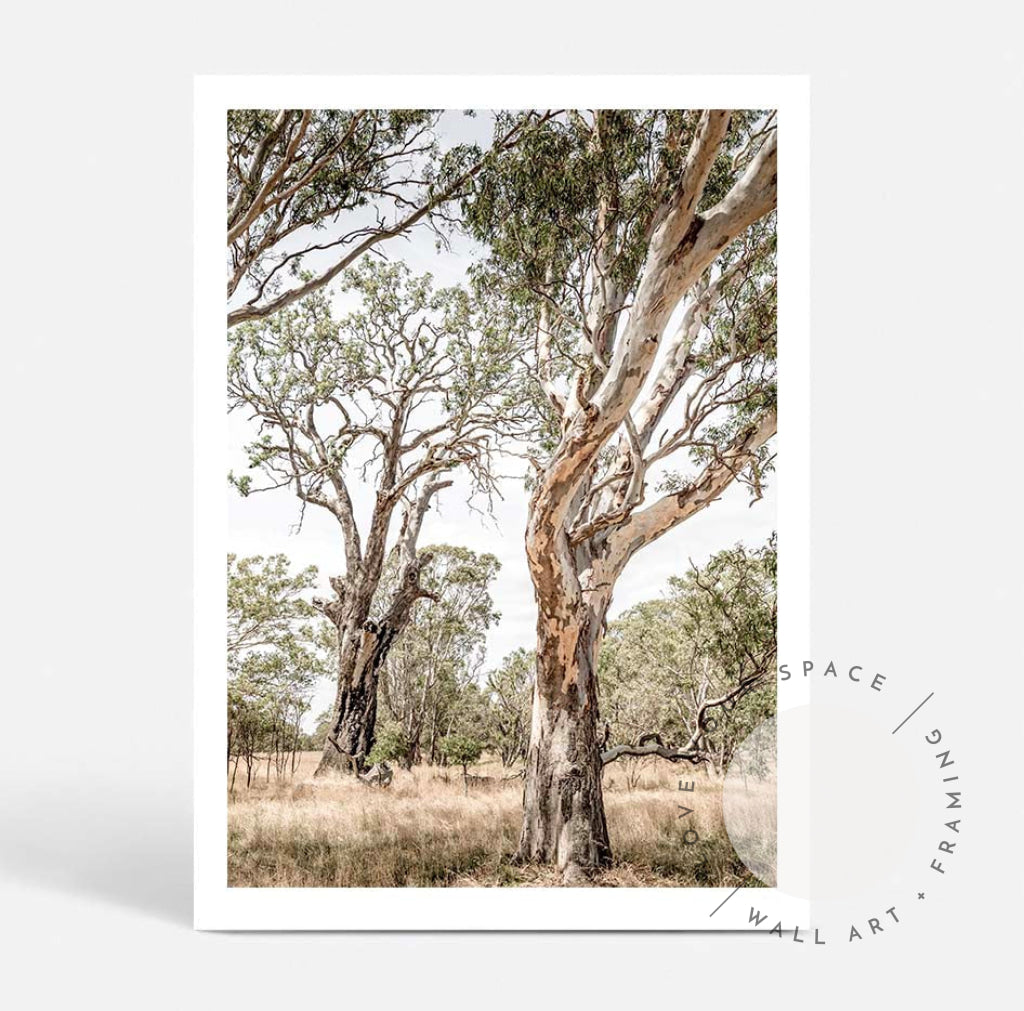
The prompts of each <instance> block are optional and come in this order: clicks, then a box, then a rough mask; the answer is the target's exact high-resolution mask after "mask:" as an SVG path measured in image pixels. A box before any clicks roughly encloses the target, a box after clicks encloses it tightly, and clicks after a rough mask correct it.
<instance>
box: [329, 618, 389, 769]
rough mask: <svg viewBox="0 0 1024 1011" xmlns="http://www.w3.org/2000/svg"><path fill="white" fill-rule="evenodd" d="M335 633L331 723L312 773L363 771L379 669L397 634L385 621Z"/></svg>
mask: <svg viewBox="0 0 1024 1011" xmlns="http://www.w3.org/2000/svg"><path fill="white" fill-rule="evenodd" d="M338 634H339V650H338V666H339V669H338V686H339V687H338V694H337V696H336V699H335V707H334V726H333V728H332V729H331V731H330V732H329V733H328V734H327V739H326V740H325V741H324V750H323V754H322V755H321V756H320V764H319V765H318V766H317V769H316V772H315V773H314V775H315V776H322V775H323V774H324V773H326V772H329V771H339V772H362V771H363V768H364V765H365V761H366V756H367V755H369V753H370V751H371V750H372V749H373V743H374V740H375V731H376V724H377V685H378V682H379V679H380V668H381V666H382V665H383V663H384V660H385V659H386V658H387V654H388V650H389V649H390V648H391V643H392V642H393V641H394V638H395V634H396V633H395V630H394V629H392V628H389V627H388V626H387V625H386V624H383V623H382V624H381V625H379V626H378V625H377V624H375V623H374V622H372V621H366V622H364V623H363V627H362V629H360V630H358V631H352V632H349V633H348V634H346V633H344V632H342V631H341V630H340V629H339V633H338Z"/></svg>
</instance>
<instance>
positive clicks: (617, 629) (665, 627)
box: [600, 537, 777, 767]
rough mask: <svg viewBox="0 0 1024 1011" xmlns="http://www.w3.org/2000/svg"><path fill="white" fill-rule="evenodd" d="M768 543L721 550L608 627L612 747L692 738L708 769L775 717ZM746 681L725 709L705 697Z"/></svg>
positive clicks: (606, 701) (605, 707) (604, 683)
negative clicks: (651, 738) (651, 737)
mask: <svg viewBox="0 0 1024 1011" xmlns="http://www.w3.org/2000/svg"><path fill="white" fill-rule="evenodd" d="M776 563H777V555H776V546H775V538H774V537H772V538H771V539H770V540H769V541H768V543H767V544H765V545H763V546H761V547H759V548H756V549H749V548H746V547H743V546H742V545H737V546H736V547H735V548H731V549H728V550H726V551H721V552H719V553H718V554H716V555H715V556H713V557H712V559H711V560H710V561H709V562H708V564H707V565H706V566H705V567H704V568H703V569H693V570H692V571H691V572H689V573H688V574H687V575H686V576H684V577H681V578H680V577H674V578H672V579H670V580H669V590H668V593H667V594H666V595H665V596H663V597H661V598H658V599H655V600H649V601H645V602H643V603H641V604H638V605H636V606H635V607H632V608H630V609H629V610H628V611H627V612H626V613H625V614H623V615H622V616H621V617H620V618H619V619H618V620H616V621H614V622H612V623H611V625H610V627H609V630H608V635H607V637H606V639H605V643H604V647H603V650H602V654H601V661H600V680H601V693H602V705H601V712H602V716H603V717H604V718H605V719H607V720H608V722H609V723H610V729H611V732H612V739H613V741H615V742H634V743H635V742H636V741H637V739H638V738H639V737H640V736H641V735H643V734H647V733H658V734H660V735H661V736H662V738H663V739H664V740H665V741H666V743H668V742H671V743H672V744H674V745H675V746H680V745H682V744H683V743H685V742H688V741H689V740H690V739H691V737H692V736H693V735H697V737H698V740H699V743H700V746H701V747H702V748H703V749H704V750H706V751H707V752H709V753H710V754H711V755H712V756H713V758H714V760H715V763H716V764H717V765H718V766H719V767H721V766H723V765H724V764H726V763H727V762H728V760H729V758H730V757H731V755H732V752H733V750H734V748H735V747H736V745H737V744H739V743H740V742H741V741H742V740H743V738H744V737H745V736H746V734H747V733H749V732H750V731H751V730H752V729H753V728H754V727H755V726H756V725H757V724H758V723H760V722H761V721H762V720H763V719H766V718H767V717H768V716H770V715H772V713H774V711H775V691H776V687H775V680H774V677H772V676H771V674H772V673H773V672H774V667H775V659H776V588H775V580H776ZM748 682H749V683H750V685H751V688H750V690H749V691H745V692H742V693H741V695H740V696H739V697H738V698H737V699H736V700H735V701H734V702H732V703H729V704H727V705H722V706H717V707H714V708H713V709H710V710H707V711H706V714H705V720H704V724H703V726H702V727H699V728H698V726H697V713H698V710H699V708H700V706H701V704H702V703H703V702H705V701H707V700H713V699H715V698H719V697H722V696H723V695H725V694H726V693H728V692H729V691H730V690H731V689H734V688H736V687H737V686H740V685H742V684H744V683H748Z"/></svg>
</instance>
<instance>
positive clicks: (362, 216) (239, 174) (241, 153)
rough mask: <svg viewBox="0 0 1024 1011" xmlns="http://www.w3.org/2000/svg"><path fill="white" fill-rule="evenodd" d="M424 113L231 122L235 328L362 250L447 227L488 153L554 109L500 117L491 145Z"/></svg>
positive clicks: (316, 114)
mask: <svg viewBox="0 0 1024 1011" xmlns="http://www.w3.org/2000/svg"><path fill="white" fill-rule="evenodd" d="M441 115H442V114H441V113H440V112H438V111H436V110H427V109H391V110H389V109H355V110H339V109H280V110H271V109H238V110H231V111H230V112H229V113H228V122H227V140H228V145H227V159H228V188H227V246H228V285H227V289H228V290H227V294H228V304H229V311H228V326H234V325H236V324H238V323H242V322H244V321H245V320H252V319H259V318H263V317H267V316H270V315H272V314H273V313H275V312H277V311H278V310H280V309H283V308H285V307H287V306H289V305H291V304H292V303H293V302H295V301H296V300H297V299H300V298H302V297H304V296H306V295H309V294H311V293H313V292H314V291H317V290H318V289H320V288H321V287H323V286H324V285H325V284H327V283H329V282H330V281H331V280H333V279H334V278H335V277H337V276H338V275H339V274H340V273H341V272H342V271H343V270H345V269H346V268H347V267H349V266H352V265H354V264H355V263H356V262H357V261H358V260H359V258H360V257H361V256H363V254H364V253H366V252H368V251H370V250H371V249H373V248H374V247H376V246H379V245H380V243H382V242H384V241H386V240H387V239H391V238H394V237H395V236H399V235H403V234H406V233H408V232H409V230H410V229H412V228H414V227H416V226H417V225H419V224H434V225H437V224H438V223H443V222H444V219H445V216H446V208H447V206H448V205H449V203H450V202H451V201H453V200H455V199H457V198H459V197H461V196H463V195H464V194H465V193H466V192H467V189H468V188H469V187H470V186H471V185H472V181H473V179H474V177H475V176H476V175H477V173H479V172H480V170H481V169H482V168H483V167H484V165H486V164H487V161H488V159H489V158H492V157H494V156H495V155H497V154H499V153H500V152H502V151H505V150H508V149H509V148H511V147H513V146H514V145H515V144H516V143H518V142H519V140H520V139H521V138H522V137H523V136H524V135H525V134H527V133H528V132H529V131H530V129H531V128H532V127H533V126H534V125H535V124H536V123H538V122H543V121H544V120H545V119H546V117H547V114H546V113H535V112H527V113H521V114H517V115H515V116H511V117H508V118H506V119H504V120H503V121H502V124H501V126H502V129H501V131H500V132H496V133H495V135H494V138H493V142H492V146H491V147H490V148H489V149H488V150H486V151H483V150H481V149H480V148H479V147H478V146H477V145H475V144H457V145H455V146H453V147H450V148H448V149H444V148H443V147H442V145H441V143H440V141H439V138H438V134H437V125H438V120H439V119H440V117H441Z"/></svg>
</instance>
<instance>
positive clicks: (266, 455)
mask: <svg viewBox="0 0 1024 1011" xmlns="http://www.w3.org/2000/svg"><path fill="white" fill-rule="evenodd" d="M340 290H341V291H343V292H347V293H350V294H353V295H355V296H357V298H358V300H359V304H360V308H358V309H357V310H355V311H352V312H350V313H348V314H346V315H344V316H342V317H341V318H336V317H335V313H334V310H333V308H332V305H331V298H330V296H329V294H328V292H327V290H326V289H321V290H318V291H316V292H314V293H313V294H311V295H308V296H307V297H306V298H304V299H301V300H299V301H297V302H295V303H294V304H293V305H291V306H288V307H287V308H285V309H282V310H281V311H279V312H277V313H275V314H273V315H272V316H270V317H268V318H266V319H261V320H258V321H255V322H248V323H243V324H241V325H239V326H237V327H234V328H233V329H232V330H231V331H229V335H228V345H229V353H228V403H229V407H230V409H232V410H236V409H246V410H251V411H254V412H255V416H256V417H257V418H258V419H259V422H260V426H259V432H258V435H257V437H256V438H255V439H254V440H253V441H252V442H250V443H249V444H248V445H247V446H246V447H245V451H246V453H247V456H248V467H249V470H251V471H259V472H262V474H263V475H264V477H265V479H266V480H265V481H264V482H263V483H261V484H259V485H257V484H256V483H255V482H254V480H253V477H252V475H243V476H237V475H234V474H232V475H231V476H230V478H229V479H230V481H231V483H232V484H233V485H234V486H235V487H236V488H237V489H238V491H239V492H240V493H241V494H243V495H248V494H252V493H254V492H257V491H266V490H269V489H274V488H281V487H285V486H292V488H293V489H294V490H301V492H302V494H303V496H304V497H306V498H307V500H317V499H319V498H320V497H321V492H323V491H324V490H325V489H326V490H331V489H332V486H333V481H334V480H335V479H340V480H344V479H346V478H349V477H351V476H352V475H353V472H354V471H356V470H358V477H359V479H360V480H363V481H365V480H366V479H367V475H368V473H369V472H370V471H369V470H368V469H367V461H366V456H367V455H369V456H371V457H372V458H373V460H374V461H375V462H374V464H373V467H375V468H376V469H377V470H378V473H386V472H387V468H386V467H385V466H384V464H383V463H382V460H386V459H387V458H389V457H394V456H397V457H399V458H401V460H402V463H403V465H404V466H405V467H406V468H411V466H412V465H413V464H414V463H415V461H416V459H417V458H418V459H426V458H429V460H430V467H429V468H428V470H429V471H436V470H443V469H450V468H451V467H454V466H457V465H462V466H465V467H466V468H468V470H469V472H470V473H471V475H472V476H473V477H474V479H475V481H476V484H477V487H478V488H481V489H486V490H491V489H492V478H491V475H490V460H491V455H492V454H493V453H494V452H495V451H496V450H498V449H499V447H500V446H502V445H503V444H505V443H506V442H507V441H508V440H512V439H517V438H520V437H522V436H523V435H524V433H528V432H529V431H531V430H532V429H533V427H534V426H535V424H536V408H535V405H533V404H532V402H531V400H530V399H529V397H525V396H524V390H525V389H526V388H527V387H528V386H530V385H531V384H530V382H529V380H528V379H527V378H525V377H524V372H523V369H522V368H521V367H519V364H518V363H519V361H520V359H521V357H522V353H523V348H522V344H521V336H520V335H518V334H517V332H515V331H512V332H510V331H509V330H508V329H506V328H505V327H504V326H502V324H501V320H500V319H497V318H495V317H494V315H493V313H491V312H490V310H489V308H488V306H487V303H486V301H485V300H481V299H478V298H473V297H471V296H470V294H469V293H468V292H467V291H465V290H464V289H462V288H458V287H452V288H440V289H437V288H435V287H434V284H433V281H432V278H431V277H430V275H429V274H425V275H423V276H414V275H413V274H412V273H411V272H410V271H409V269H408V267H406V266H405V265H404V264H403V263H394V264H388V263H379V262H377V261H374V260H367V261H366V262H364V263H363V264H362V265H360V266H359V267H356V268H353V269H351V270H349V271H347V272H345V273H344V274H343V275H342V277H341V281H340ZM407 433H412V434H410V435H409V437H408V438H406V434H407ZM357 446H358V449H357V448H356V447H357ZM353 461H356V462H353Z"/></svg>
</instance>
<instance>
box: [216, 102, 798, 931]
mask: <svg viewBox="0 0 1024 1011" xmlns="http://www.w3.org/2000/svg"><path fill="white" fill-rule="evenodd" d="M409 97H410V98H411V97H412V95H410V96H409ZM224 112H225V113H226V114H225V115H224V118H223V119H221V121H220V122H221V126H222V130H223V133H222V136H221V151H222V152H224V151H225V149H226V155H227V157H226V166H225V164H224V162H223V155H222V163H221V180H222V182H225V181H226V192H224V193H223V196H222V199H224V200H225V203H226V207H227V217H226V230H227V242H226V254H225V252H224V246H221V250H222V252H221V254H220V255H221V256H222V257H224V259H223V260H222V263H224V262H225V260H226V271H227V303H226V312H225V310H224V309H222V312H221V318H220V324H219V325H220V328H221V333H222V340H223V341H224V344H223V345H222V354H221V355H220V356H219V357H217V356H210V362H211V363H212V364H213V365H214V366H216V365H220V366H221V368H222V372H221V375H220V377H219V378H220V379H221V380H222V383H221V386H220V389H221V394H220V410H221V411H222V412H223V417H224V421H223V424H222V426H221V427H220V428H219V429H218V431H217V432H211V433H209V435H208V438H216V437H217V435H218V434H220V435H222V437H223V443H222V445H221V446H219V447H213V446H210V445H209V444H208V449H209V450H210V451H211V455H212V456H216V455H218V454H219V460H220V463H221V467H222V470H221V475H220V490H219V491H218V492H217V494H218V495H219V496H220V497H221V501H222V502H224V506H223V507H222V508H223V509H224V510H225V512H226V515H225V516H224V522H223V526H222V528H220V532H221V533H223V536H224V544H223V549H224V550H223V553H222V554H221V562H220V565H221V569H220V572H221V574H222V575H221V577H220V593H221V594H222V599H223V609H222V610H220V611H219V613H220V614H222V615H223V618H224V624H223V626H222V631H221V633H220V634H221V636H222V638H221V643H224V642H225V641H226V646H223V645H222V646H221V670H222V673H221V675H220V699H221V701H220V706H221V712H220V714H218V715H220V716H221V717H222V718H221V721H220V734H221V743H220V755H221V757H220V761H219V765H220V773H219V775H218V778H220V785H219V787H217V789H218V791H219V793H220V795H221V798H222V799H221V801H220V804H221V810H222V812H223V816H224V819H225V825H224V833H223V836H222V837H221V838H223V840H224V849H223V851H222V853H221V854H220V859H221V860H222V861H223V868H224V870H223V872H222V873H223V875H224V878H223V884H224V886H225V887H226V889H227V890H229V891H232V892H247V893H252V892H255V891H259V892H265V891H266V892H270V891H278V892H281V893H287V892H289V891H290V890H298V889H301V890H309V889H317V890H321V889H322V890H332V889H335V890H336V889H348V890H350V892H349V894H356V893H357V892H359V891H361V890H367V889H373V890H429V891H430V892H431V893H432V894H436V892H437V891H438V890H444V891H447V890H453V891H454V890H466V889H470V890H472V889H476V890H480V889H486V890H493V891H495V892H498V891H502V892H504V891H507V890H516V889H542V890H545V891H546V892H548V893H549V894H556V895H557V894H568V893H570V892H578V891H580V890H584V889H585V890H592V891H594V892H595V893H596V892H600V891H602V890H606V889H610V888H615V889H623V890H629V889H633V890H636V891H637V892H638V893H643V894H649V893H650V892H651V890H654V889H658V890H663V889H669V890H672V889H676V890H701V889H729V890H732V889H736V888H765V887H769V888H771V887H774V886H775V885H776V884H777V880H776V879H777V860H776V852H777V835H778V826H777V818H776V809H777V804H776V799H777V797H776V794H777V786H778V784H777V779H776V767H777V766H776V735H775V732H774V726H775V715H776V663H777V650H778V631H777V626H778V599H779V594H778V587H777V584H778V579H777V573H778V571H779V564H780V552H781V553H783V554H784V553H785V551H786V549H787V547H788V545H787V541H786V539H785V537H783V538H781V539H780V537H779V535H778V531H779V526H780V525H779V520H778V508H777V505H778V501H779V494H778V486H779V483H780V480H783V479H784V478H782V472H783V471H785V466H784V463H783V461H784V457H783V458H781V459H780V456H779V451H778V445H777V443H778V439H777V432H778V416H779V399H780V398H779V392H778V391H779V380H780V374H784V369H785V357H784V356H783V357H782V362H783V364H782V366H781V368H780V365H779V362H780V356H779V354H778V350H777V348H778V344H779V326H778V319H779V314H778V304H779V290H780V289H779V271H778V248H779V230H780V227H782V228H784V227H785V217H784V215H780V214H779V212H778V190H779V148H780V146H781V145H784V143H785V129H784V127H780V113H779V108H778V106H777V105H774V106H773V105H770V104H765V105H764V107H744V108H699V107H692V108H691V107H675V106H671V105H663V106H662V105H657V106H656V105H651V106H650V107H632V106H627V105H626V104H625V103H624V104H623V106H622V107H611V106H608V105H606V104H596V103H595V104H594V105H591V106H587V105H584V104H580V105H579V106H578V107H576V106H573V105H567V104H565V105H563V104H558V105H556V104H555V103H550V104H549V105H544V106H541V105H531V106H525V105H524V106H522V107H520V106H513V105H511V104H509V105H503V106H500V107H499V106H494V107H477V108H473V107H471V106H470V105H468V104H467V105H466V106H465V107H459V108H454V107H447V108H433V109H415V108H406V107H398V106H393V105H390V104H389V105H387V106H385V105H384V104H381V105H380V106H379V107H365V108H364V107H356V106H355V104H351V105H350V106H346V107H339V106H336V105H328V104H322V105H320V106H317V107H309V108H288V107H285V105H284V104H283V103H282V105H281V106H280V107H256V106H243V105H237V106H228V107H227V109H226V110H224ZM780 134H781V135H782V139H781V140H780ZM204 168H205V166H200V172H202V171H203V170H204ZM199 213H200V215H201V213H202V211H201V208H200V210H199ZM222 220H223V219H222ZM197 224H198V226H202V225H205V224H207V223H206V222H198V223H197ZM208 224H209V225H210V227H211V228H213V227H214V223H213V222H209V223H208ZM216 227H217V228H223V227H225V225H223V224H219V223H218V224H217V225H216ZM200 270H201V267H200V266H199V265H198V263H197V271H200ZM222 276H223V275H222ZM222 304H223V303H222ZM205 368H206V367H205V365H203V363H200V364H199V369H200V371H203V370H204V369H205ZM225 371H226V375H225ZM197 378H198V380H199V382H200V385H201V386H203V385H205V386H208V387H209V388H210V389H211V390H212V388H213V382H212V379H213V378H214V377H212V376H210V375H207V374H205V372H203V374H202V375H201V376H199V377H197ZM224 380H226V386H225V384H224ZM783 388H785V387H783ZM225 394H226V395H225ZM201 480H202V479H201ZM205 559H206V555H205V554H204V560H205ZM225 560H226V576H225V575H224V573H225V569H224V567H223V566H224V564H225ZM212 592H213V591H212V590H211V593H212ZM224 629H226V640H225V638H223V637H224V636H225V631H224ZM213 669H214V668H213V667H212V666H211V667H210V668H209V670H211V671H212V670H213ZM204 697H205V686H204ZM204 704H205V703H203V702H200V703H199V705H200V707H202V706H203V705H204ZM204 718H209V719H210V724H211V727H213V726H215V720H214V719H213V715H212V714H206V713H204ZM225 754H226V768H225ZM200 774H201V775H202V776H203V777H210V778H211V779H212V777H213V775H214V770H213V769H206V768H203V769H201V770H200ZM211 795H212V794H211ZM203 859H204V860H213V859H215V857H214V855H213V854H211V853H206V854H205V855H204V857H203ZM723 894H724V893H723ZM344 923H345V921H344V916H342V917H341V925H344ZM348 925H349V926H352V927H358V926H360V925H361V924H360V923H358V922H353V923H351V924H348Z"/></svg>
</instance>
